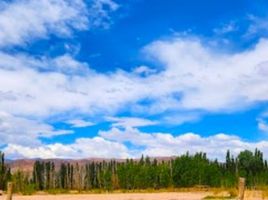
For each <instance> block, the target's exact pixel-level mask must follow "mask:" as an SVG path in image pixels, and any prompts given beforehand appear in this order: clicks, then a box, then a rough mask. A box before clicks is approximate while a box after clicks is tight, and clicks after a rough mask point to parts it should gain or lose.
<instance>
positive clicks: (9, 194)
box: [6, 182, 13, 200]
mask: <svg viewBox="0 0 268 200" xmlns="http://www.w3.org/2000/svg"><path fill="white" fill-rule="evenodd" d="M12 190H13V183H12V182H8V183H7V197H6V200H12V192H13V191H12Z"/></svg>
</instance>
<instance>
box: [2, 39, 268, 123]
mask: <svg viewBox="0 0 268 200" xmlns="http://www.w3.org/2000/svg"><path fill="white" fill-rule="evenodd" d="M185 52H187V54H186V53H185ZM267 52H268V41H267V40H264V39H263V40H260V41H259V43H258V44H257V45H256V46H255V47H254V48H252V49H249V50H247V51H244V52H238V53H235V54H223V53H219V52H217V51H216V50H214V49H210V48H209V47H206V46H205V45H204V44H203V43H202V42H201V41H199V40H197V39H185V38H176V39H173V40H168V41H156V42H154V43H152V44H150V45H148V46H147V47H146V48H145V53H146V54H147V55H150V56H151V57H152V58H154V59H156V60H157V61H158V62H160V63H161V64H162V66H163V67H162V69H160V71H159V72H157V73H154V74H150V75H148V76H142V75H139V74H137V73H133V72H126V71H122V70H117V71H114V72H111V73H109V74H106V73H100V72H96V71H94V70H92V69H90V67H89V66H88V65H87V64H85V63H81V62H79V61H77V60H75V59H74V58H72V57H71V56H70V55H64V56H63V57H62V56H61V57H57V58H53V59H50V58H33V57H29V56H26V55H23V54H18V55H16V54H14V55H8V54H5V53H1V54H0V57H1V59H0V60H1V61H0V100H1V101H0V110H1V111H2V112H5V113H9V114H10V115H12V116H20V117H22V118H26V119H27V118H32V119H33V118H35V119H38V120H44V119H49V118H51V117H53V116H57V115H61V116H62V115H63V114H64V113H69V112H72V113H73V114H79V115H87V116H89V117H90V116H91V117H92V116H95V115H105V116H109V115H110V116H116V113H118V112H120V111H121V110H124V109H128V110H129V111H131V112H132V113H133V114H134V115H135V114H139V115H141V114H145V113H146V116H154V115H158V114H163V113H167V114H168V113H169V112H170V111H172V113H173V115H171V116H164V117H163V118H162V120H163V121H164V122H166V123H170V122H172V121H173V122H174V120H175V121H177V124H181V123H185V122H187V121H195V120H198V119H199V118H200V113H201V115H202V113H206V112H227V111H228V112H230V111H234V110H237V109H245V108H247V107H248V106H251V105H253V104H255V103H258V102H260V101H267V100H268V95H267V94H268V87H267V85H268V84H267V77H266V75H265V73H264V72H265V69H266V67H267V63H268V62H267ZM70 71H72V72H70ZM81 71H83V73H80V72H81ZM14 108H16V109H14ZM196 110H197V111H198V112H196ZM199 111H202V112H199ZM176 112H177V115H174V113H176ZM185 113H186V114H185ZM187 113H188V114H187ZM190 113H191V114H190ZM67 117H68V116H66V118H67ZM64 120H65V121H66V120H70V119H68V118H67V119H64ZM112 121H114V122H115V124H116V123H117V126H119V125H120V126H128V123H129V124H130V127H135V126H136V127H138V126H147V125H153V124H154V123H155V122H151V121H148V120H140V119H135V118H134V119H131V118H129V119H127V118H125V119H120V118H117V119H116V118H115V119H113V120H112ZM174 123H176V122H174Z"/></svg>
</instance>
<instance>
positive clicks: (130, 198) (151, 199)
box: [0, 192, 208, 200]
mask: <svg viewBox="0 0 268 200" xmlns="http://www.w3.org/2000/svg"><path fill="white" fill-rule="evenodd" d="M207 195H208V193H204V192H202V193H198V192H195V193H190V192H187V193H182V192H180V193H172V192H170V193H145V194H144V193H131V194H129V193H128V194H85V195H80V194H79V195H78V194H77V195H33V196H17V195H14V196H13V200H201V199H202V198H204V197H205V196H207ZM0 199H1V200H2V199H3V200H5V197H4V196H2V197H0Z"/></svg>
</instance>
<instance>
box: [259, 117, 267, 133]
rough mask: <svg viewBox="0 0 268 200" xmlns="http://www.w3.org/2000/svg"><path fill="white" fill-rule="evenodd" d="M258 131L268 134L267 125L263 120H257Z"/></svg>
mask: <svg viewBox="0 0 268 200" xmlns="http://www.w3.org/2000/svg"><path fill="white" fill-rule="evenodd" d="M257 121H258V129H259V130H260V131H262V132H264V133H268V124H267V122H266V121H265V120H264V119H258V120H257Z"/></svg>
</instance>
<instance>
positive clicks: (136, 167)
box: [0, 149, 268, 191]
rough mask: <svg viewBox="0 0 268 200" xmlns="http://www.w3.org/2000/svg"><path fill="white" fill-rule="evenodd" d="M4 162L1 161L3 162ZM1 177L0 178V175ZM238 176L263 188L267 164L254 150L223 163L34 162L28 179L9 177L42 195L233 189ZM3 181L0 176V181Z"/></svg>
mask: <svg viewBox="0 0 268 200" xmlns="http://www.w3.org/2000/svg"><path fill="white" fill-rule="evenodd" d="M2 162H3V161H2ZM0 175H1V173H0ZM239 176H244V177H246V180H247V186H249V187H253V186H262V185H267V184H268V166H267V161H266V160H264V159H263V154H262V153H261V152H260V151H259V150H257V149H256V150H255V152H251V151H247V150H246V151H242V152H241V153H240V154H239V155H238V156H237V157H236V158H234V156H232V155H231V154H230V152H229V151H228V152H227V154H226V161H225V162H218V161H217V160H214V161H212V160H209V159H208V158H207V156H206V154H205V153H196V154H195V155H190V154H189V153H186V154H184V155H182V156H179V157H176V158H175V159H172V160H167V161H159V160H156V159H150V158H149V157H143V156H142V157H141V159H140V160H133V159H127V160H126V161H125V162H117V161H114V160H112V161H109V162H106V161H103V162H89V163H87V164H85V165H82V164H71V163H61V164H60V166H58V167H55V164H54V163H53V162H43V161H36V162H35V164H34V168H33V175H32V177H30V176H29V175H27V174H24V173H22V172H17V173H14V174H13V180H14V181H15V183H16V185H17V187H16V188H17V190H18V191H20V190H21V191H23V190H24V191H25V190H27V188H33V186H34V188H35V190H47V191H68V190H78V191H82V190H92V189H98V190H106V191H110V190H115V189H125V190H133V189H149V188H151V189H161V188H168V187H193V186H208V187H235V186H236V185H237V180H238V177H239ZM0 177H2V176H0Z"/></svg>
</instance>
